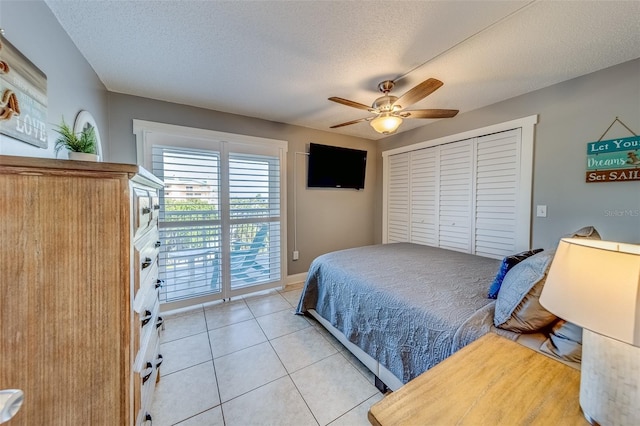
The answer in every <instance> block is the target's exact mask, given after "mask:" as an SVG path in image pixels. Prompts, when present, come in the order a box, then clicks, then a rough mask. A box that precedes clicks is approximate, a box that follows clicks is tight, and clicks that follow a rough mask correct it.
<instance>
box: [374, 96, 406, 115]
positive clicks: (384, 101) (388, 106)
mask: <svg viewBox="0 0 640 426" xmlns="http://www.w3.org/2000/svg"><path fill="white" fill-rule="evenodd" d="M397 100H398V97H397V96H391V95H384V96H380V97H379V98H378V99H376V100H375V101H373V104H372V105H371V107H372V108H373V109H375V110H376V111H378V112H393V111H398V110H400V109H402V107H401V106H400V105H394V103H395V102H396V101H397Z"/></svg>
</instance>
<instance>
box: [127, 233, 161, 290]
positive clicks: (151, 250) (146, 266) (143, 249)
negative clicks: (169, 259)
mask: <svg viewBox="0 0 640 426" xmlns="http://www.w3.org/2000/svg"><path fill="white" fill-rule="evenodd" d="M158 253H160V240H159V233H158V228H157V227H153V228H152V229H151V230H150V231H149V232H147V233H146V234H145V235H143V236H142V237H141V238H139V239H138V240H137V241H136V242H135V243H134V254H133V260H134V265H135V269H134V291H137V290H138V289H139V288H140V287H141V286H142V284H143V283H147V282H149V281H150V280H151V279H152V278H149V275H150V273H151V271H152V270H153V266H154V265H155V264H156V263H157V262H158ZM156 277H157V275H156ZM154 281H155V280H154Z"/></svg>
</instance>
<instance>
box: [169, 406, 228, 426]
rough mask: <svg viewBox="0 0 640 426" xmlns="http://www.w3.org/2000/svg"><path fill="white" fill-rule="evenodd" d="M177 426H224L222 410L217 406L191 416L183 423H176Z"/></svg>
mask: <svg viewBox="0 0 640 426" xmlns="http://www.w3.org/2000/svg"><path fill="white" fill-rule="evenodd" d="M177 426H224V419H223V417H222V408H220V406H219V405H218V406H217V407H214V408H212V409H210V410H207V411H205V412H204V413H200V414H198V415H196V416H193V417H191V418H189V419H187V420H185V421H183V422H180V423H178V425H177Z"/></svg>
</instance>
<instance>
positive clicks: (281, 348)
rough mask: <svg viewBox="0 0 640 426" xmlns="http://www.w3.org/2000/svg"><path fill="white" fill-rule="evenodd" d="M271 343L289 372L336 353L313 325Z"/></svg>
mask: <svg viewBox="0 0 640 426" xmlns="http://www.w3.org/2000/svg"><path fill="white" fill-rule="evenodd" d="M271 345H272V346H273V348H274V349H275V351H276V353H277V354H278V356H279V357H280V360H281V361H282V363H283V364H284V366H285V368H286V369H287V371H288V372H289V373H291V372H294V371H296V370H299V369H301V368H304V367H307V366H309V365H311V364H313V363H314V362H317V361H320V360H321V359H323V358H326V357H328V356H330V355H333V354H335V353H338V350H337V349H336V348H335V347H334V346H333V345H332V344H331V343H329V342H328V341H327V339H325V338H324V337H323V336H322V335H321V334H320V333H319V332H318V331H316V330H315V329H314V328H313V327H309V328H305V329H303V330H300V331H296V332H295V333H291V334H287V335H286V336H282V337H279V338H277V339H274V340H272V341H271Z"/></svg>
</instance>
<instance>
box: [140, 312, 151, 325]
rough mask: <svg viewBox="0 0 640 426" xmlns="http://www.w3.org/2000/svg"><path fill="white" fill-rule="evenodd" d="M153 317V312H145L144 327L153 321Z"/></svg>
mask: <svg viewBox="0 0 640 426" xmlns="http://www.w3.org/2000/svg"><path fill="white" fill-rule="evenodd" d="M152 316H153V314H152V313H151V311H148V310H145V311H144V317H142V327H144V326H145V325H147V324H149V321H151V317H152Z"/></svg>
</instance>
